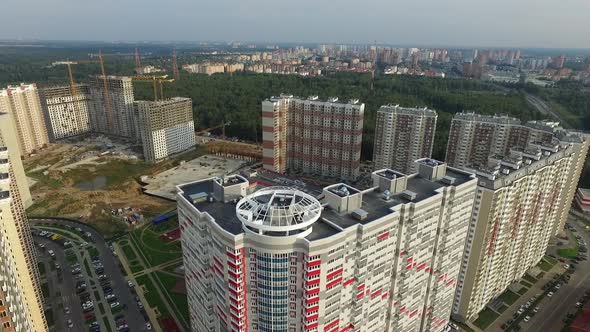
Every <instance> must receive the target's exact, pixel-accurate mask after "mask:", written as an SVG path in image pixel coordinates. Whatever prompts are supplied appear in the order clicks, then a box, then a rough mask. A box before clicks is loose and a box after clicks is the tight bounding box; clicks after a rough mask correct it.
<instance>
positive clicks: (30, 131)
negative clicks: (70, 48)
mask: <svg viewBox="0 0 590 332" xmlns="http://www.w3.org/2000/svg"><path fill="white" fill-rule="evenodd" d="M0 112H4V113H10V114H12V120H13V121H14V126H15V129H16V131H15V133H16V135H17V137H18V145H19V149H20V154H21V155H22V156H24V157H26V156H28V155H30V154H31V153H34V152H35V151H37V150H39V149H42V148H43V147H45V146H47V144H49V136H48V134H47V128H46V126H45V120H44V117H43V109H42V107H41V99H40V98H39V90H38V89H37V86H36V85H35V84H21V85H20V86H9V87H8V88H6V89H3V90H0Z"/></svg>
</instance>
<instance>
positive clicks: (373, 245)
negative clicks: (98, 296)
mask: <svg viewBox="0 0 590 332" xmlns="http://www.w3.org/2000/svg"><path fill="white" fill-rule="evenodd" d="M417 163H418V172H417V173H415V174H412V175H404V174H401V173H399V172H396V171H393V170H390V169H383V170H379V171H376V172H374V173H373V174H372V178H373V188H372V189H369V190H364V191H361V190H358V189H356V188H354V187H351V186H349V185H346V184H342V183H340V184H335V185H331V186H328V187H325V188H324V189H323V193H322V194H321V195H320V196H319V197H321V201H320V200H318V199H317V198H316V197H315V196H312V195H311V194H308V193H305V192H302V191H299V190H297V189H292V188H287V187H266V188H262V189H260V190H257V189H259V188H257V186H260V184H259V182H258V181H256V180H255V179H250V180H251V181H252V182H250V181H249V180H248V179H246V178H244V177H242V176H239V175H233V176H228V177H224V178H211V179H207V180H201V181H197V182H193V183H188V184H185V185H181V186H179V187H178V190H179V194H178V215H179V223H180V228H181V230H182V232H181V241H182V249H183V259H184V266H185V269H186V274H185V275H186V285H187V291H188V302H189V310H190V316H191V325H192V330H193V331H199V332H202V331H260V332H263V331H289V332H291V331H297V332H298V331H360V330H362V331H367V332H373V331H379V332H381V331H441V330H442V329H443V328H444V327H445V325H446V323H447V322H448V319H449V316H450V314H451V309H452V303H453V296H454V294H455V286H456V282H457V278H458V274H459V269H460V264H461V257H462V255H463V249H464V245H465V239H466V236H467V228H468V224H469V220H470V216H471V209H472V205H473V199H474V192H475V188H476V180H475V176H474V175H473V174H471V173H468V172H464V171H460V170H457V169H453V168H447V166H446V164H444V163H441V162H438V161H434V160H431V159H423V160H418V161H417Z"/></svg>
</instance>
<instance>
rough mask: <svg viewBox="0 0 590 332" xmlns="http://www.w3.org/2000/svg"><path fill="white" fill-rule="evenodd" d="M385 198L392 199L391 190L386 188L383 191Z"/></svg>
mask: <svg viewBox="0 0 590 332" xmlns="http://www.w3.org/2000/svg"><path fill="white" fill-rule="evenodd" d="M383 199H384V200H386V201H388V200H390V199H391V191H389V190H385V191H384V192H383Z"/></svg>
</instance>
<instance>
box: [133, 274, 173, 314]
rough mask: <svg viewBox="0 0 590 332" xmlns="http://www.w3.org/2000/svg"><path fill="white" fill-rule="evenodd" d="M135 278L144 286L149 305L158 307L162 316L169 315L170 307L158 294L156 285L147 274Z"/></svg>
mask: <svg viewBox="0 0 590 332" xmlns="http://www.w3.org/2000/svg"><path fill="white" fill-rule="evenodd" d="M135 280H137V283H138V284H139V285H141V286H143V288H144V290H145V293H144V294H145V299H146V300H147V301H148V304H149V306H150V307H152V308H157V309H158V311H159V312H160V315H161V316H166V315H168V314H169V312H168V308H167V307H166V305H165V303H164V300H163V299H162V298H161V297H160V295H159V294H158V291H157V290H156V286H155V285H154V284H153V282H152V280H151V279H150V278H149V277H148V276H147V275H143V276H140V277H137V278H136V279H135Z"/></svg>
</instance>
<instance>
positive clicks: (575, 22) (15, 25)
mask: <svg viewBox="0 0 590 332" xmlns="http://www.w3.org/2000/svg"><path fill="white" fill-rule="evenodd" d="M2 7H3V9H2V10H1V11H0V39H42V40H89V41H93V40H101V41H142V40H148V41H204V40H209V41H258V42H263V41H269V42H301V43H303V42H310V43H316V42H318V43H322V42H326V43H362V44H365V43H373V42H375V41H376V42H377V43H379V44H394V45H416V46H429V45H430V46H489V47H502V46H505V47H543V48H590V1H589V0H495V1H493V0H487V1H483V0H404V1H399V0H296V1H294V0H291V1H285V0H164V1H162V0H157V1H155V0H101V1H93V0H28V1H11V2H10V3H9V4H4V5H3V6H2Z"/></svg>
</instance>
